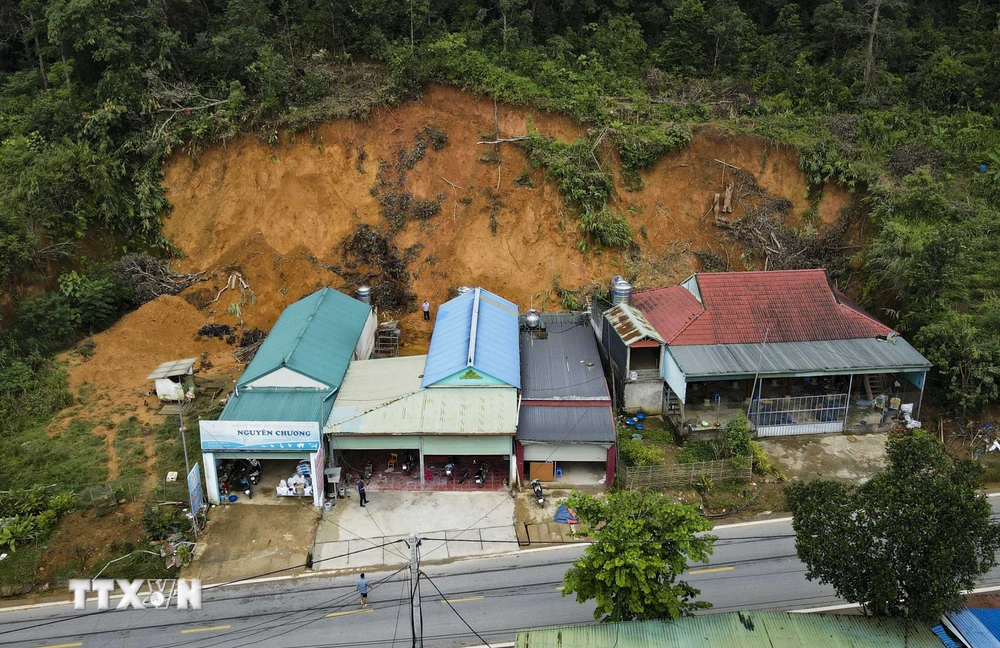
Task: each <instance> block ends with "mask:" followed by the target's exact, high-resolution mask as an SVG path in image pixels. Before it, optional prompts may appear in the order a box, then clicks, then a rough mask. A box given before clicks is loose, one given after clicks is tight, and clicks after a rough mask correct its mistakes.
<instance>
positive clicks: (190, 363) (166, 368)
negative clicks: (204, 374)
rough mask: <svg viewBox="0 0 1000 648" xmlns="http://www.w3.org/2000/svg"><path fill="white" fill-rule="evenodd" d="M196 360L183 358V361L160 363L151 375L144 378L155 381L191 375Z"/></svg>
mask: <svg viewBox="0 0 1000 648" xmlns="http://www.w3.org/2000/svg"><path fill="white" fill-rule="evenodd" d="M196 360H197V358H185V359H184V360H169V361H167V362H162V363H160V366H158V367H157V368H156V369H154V370H153V373H151V374H149V375H148V376H146V380H157V379H159V378H170V377H171V376H183V375H184V374H187V373H191V369H192V368H193V367H194V363H195V361H196Z"/></svg>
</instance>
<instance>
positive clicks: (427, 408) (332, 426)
mask: <svg viewBox="0 0 1000 648" xmlns="http://www.w3.org/2000/svg"><path fill="white" fill-rule="evenodd" d="M323 432H325V433H327V434H347V435H350V434H466V435H469V434H503V435H508V436H513V435H514V433H515V432H517V390H516V389H514V388H513V387H451V388H448V389H421V390H420V391H418V392H416V393H415V394H410V395H408V396H402V397H400V398H397V399H396V400H393V401H391V402H389V403H386V404H385V405H382V406H381V407H378V408H376V409H373V410H368V409H367V408H366V407H364V405H363V404H356V405H352V404H349V403H347V402H342V401H341V400H339V399H338V400H337V403H336V405H335V407H334V408H333V411H332V412H331V413H330V417H329V419H328V422H327V425H326V427H324V428H323Z"/></svg>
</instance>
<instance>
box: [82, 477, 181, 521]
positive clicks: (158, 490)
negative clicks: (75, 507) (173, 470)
mask: <svg viewBox="0 0 1000 648" xmlns="http://www.w3.org/2000/svg"><path fill="white" fill-rule="evenodd" d="M76 496H77V503H78V504H79V505H80V506H81V507H86V508H89V507H93V508H94V512H95V513H96V514H97V516H98V517H100V516H102V515H105V514H106V513H110V512H111V511H113V510H114V509H116V508H118V506H119V504H121V503H122V502H123V501H128V502H134V501H136V500H141V501H148V502H185V503H186V502H187V501H188V493H187V482H186V481H183V482H182V481H176V482H163V483H159V484H156V485H155V486H153V487H152V488H150V487H149V486H148V484H146V482H145V480H141V479H138V480H137V479H118V480H114V481H108V482H102V483H99V484H88V485H86V486H84V487H83V488H82V489H81V490H79V491H78V492H77V495H76Z"/></svg>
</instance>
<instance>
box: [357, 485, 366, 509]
mask: <svg viewBox="0 0 1000 648" xmlns="http://www.w3.org/2000/svg"><path fill="white" fill-rule="evenodd" d="M358 495H359V496H360V497H361V506H364V505H365V504H367V503H368V495H367V494H366V493H365V480H363V479H359V480H358Z"/></svg>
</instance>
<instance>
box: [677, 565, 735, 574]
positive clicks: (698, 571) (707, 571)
mask: <svg viewBox="0 0 1000 648" xmlns="http://www.w3.org/2000/svg"><path fill="white" fill-rule="evenodd" d="M734 569H736V568H735V567H711V568H709V569H696V570H694V571H689V572H688V575H689V576H694V575H695V574H716V573H718V572H725V571H733V570H734Z"/></svg>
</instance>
